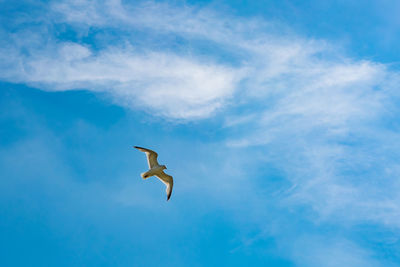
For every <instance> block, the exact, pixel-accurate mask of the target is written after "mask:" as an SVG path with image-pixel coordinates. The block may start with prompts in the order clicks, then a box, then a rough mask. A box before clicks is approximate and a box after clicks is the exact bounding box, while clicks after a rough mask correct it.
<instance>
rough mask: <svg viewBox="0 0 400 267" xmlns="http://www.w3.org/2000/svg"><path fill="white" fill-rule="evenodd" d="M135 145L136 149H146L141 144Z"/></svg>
mask: <svg viewBox="0 0 400 267" xmlns="http://www.w3.org/2000/svg"><path fill="white" fill-rule="evenodd" d="M133 147H134V148H136V149H144V148H143V147H140V146H133Z"/></svg>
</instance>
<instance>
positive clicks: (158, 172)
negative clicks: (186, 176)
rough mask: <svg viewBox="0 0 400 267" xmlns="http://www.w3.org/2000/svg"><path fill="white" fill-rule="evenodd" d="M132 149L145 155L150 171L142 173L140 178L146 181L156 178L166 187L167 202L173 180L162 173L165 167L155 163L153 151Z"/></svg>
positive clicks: (138, 147)
mask: <svg viewBox="0 0 400 267" xmlns="http://www.w3.org/2000/svg"><path fill="white" fill-rule="evenodd" d="M134 148H136V149H139V150H140V151H142V152H144V153H146V156H147V163H148V164H149V169H150V170H148V171H147V172H144V173H142V174H141V176H142V178H143V179H147V178H149V177H151V176H157V178H158V179H160V180H161V182H163V183H164V184H165V185H166V186H167V188H166V190H165V191H166V192H167V201H168V200H169V198H170V197H171V193H172V187H173V185H174V180H173V179H172V176H170V175H168V174H166V173H165V172H164V170H165V169H166V168H167V167H166V166H165V165H160V164H158V162H157V157H158V154H157V153H156V152H154V151H153V150H150V149H147V148H143V147H140V146H134Z"/></svg>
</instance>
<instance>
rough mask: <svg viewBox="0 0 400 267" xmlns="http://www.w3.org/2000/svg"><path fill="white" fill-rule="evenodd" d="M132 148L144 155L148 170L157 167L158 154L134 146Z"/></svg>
mask: <svg viewBox="0 0 400 267" xmlns="http://www.w3.org/2000/svg"><path fill="white" fill-rule="evenodd" d="M134 148H136V149H139V150H140V151H142V152H144V153H146V156H147V163H148V164H149V168H150V169H151V168H153V167H154V166H157V165H158V162H157V157H158V154H157V153H156V152H154V151H153V150H150V149H147V148H143V147H140V146H134Z"/></svg>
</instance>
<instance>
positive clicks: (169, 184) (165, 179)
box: [156, 172, 174, 201]
mask: <svg viewBox="0 0 400 267" xmlns="http://www.w3.org/2000/svg"><path fill="white" fill-rule="evenodd" d="M156 176H157V177H158V178H159V179H160V180H161V181H162V182H163V183H164V184H165V185H166V186H167V188H166V190H165V191H166V192H167V201H168V200H169V198H170V197H171V193H172V187H173V186H174V179H172V176H170V175H168V174H166V173H165V172H160V173H157V174H156Z"/></svg>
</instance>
